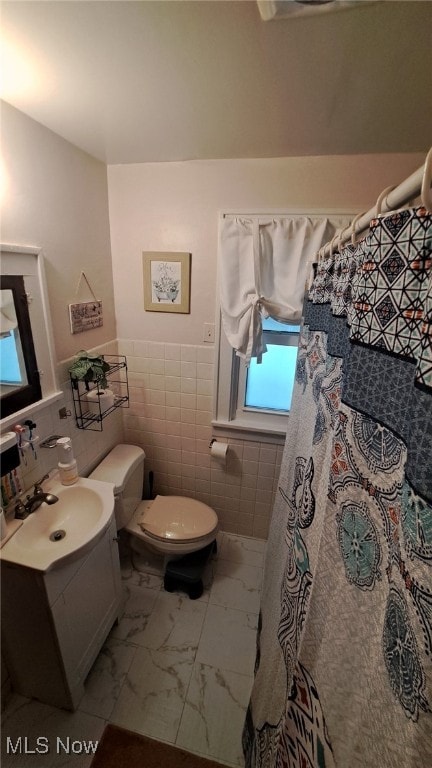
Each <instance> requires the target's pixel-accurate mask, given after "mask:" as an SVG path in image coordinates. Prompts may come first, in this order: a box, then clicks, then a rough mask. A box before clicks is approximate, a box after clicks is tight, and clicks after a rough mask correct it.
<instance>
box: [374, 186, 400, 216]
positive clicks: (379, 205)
mask: <svg viewBox="0 0 432 768" xmlns="http://www.w3.org/2000/svg"><path fill="white" fill-rule="evenodd" d="M393 189H395V187H386V188H385V189H383V191H382V192H381V194H380V195H378V200H377V201H376V205H375V216H380V215H381V211H382V204H383V203H384V202H385V204H386V205H387V200H386V198H387V195H388V194H389V192H391V191H392V190H393Z"/></svg>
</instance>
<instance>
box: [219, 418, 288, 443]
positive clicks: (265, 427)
mask: <svg viewBox="0 0 432 768" xmlns="http://www.w3.org/2000/svg"><path fill="white" fill-rule="evenodd" d="M287 420H288V417H287ZM212 427H213V433H214V435H215V436H216V437H217V436H218V435H220V436H222V435H226V434H227V433H228V435H229V436H230V437H232V436H233V433H235V436H236V437H237V438H239V439H240V440H252V441H254V442H260V443H274V444H277V445H283V444H284V443H285V436H286V425H285V428H282V427H272V426H269V424H268V423H266V422H265V421H264V420H263V421H258V420H256V421H255V422H254V423H253V424H251V422H250V421H248V420H247V419H245V420H242V419H235V421H234V420H232V421H228V420H225V419H213V421H212Z"/></svg>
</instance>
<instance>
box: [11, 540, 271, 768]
mask: <svg viewBox="0 0 432 768" xmlns="http://www.w3.org/2000/svg"><path fill="white" fill-rule="evenodd" d="M264 552H265V542H264V541H263V540H260V539H252V538H247V537H241V536H235V535H233V534H229V533H220V534H219V535H218V555H217V557H216V558H215V559H213V560H212V561H211V562H210V564H209V566H208V568H207V572H206V574H205V578H204V583H205V590H204V593H203V595H202V597H201V598H200V599H199V600H190V599H189V598H188V597H187V596H186V595H185V594H184V593H181V592H178V593H168V592H165V591H164V589H163V578H162V571H161V569H160V567H158V566H157V565H156V567H155V566H154V564H149V562H148V561H147V560H146V559H145V558H143V557H142V556H141V555H137V554H136V553H130V552H129V550H128V551H127V552H126V553H125V554H124V555H123V556H122V578H123V589H124V600H125V602H124V613H123V617H122V619H121V621H120V622H119V624H118V625H116V626H114V627H113V629H112V631H111V633H110V635H109V636H108V638H107V641H106V643H105V645H104V647H103V648H102V650H101V653H100V654H99V656H98V658H97V660H96V662H95V664H94V666H93V668H92V670H91V672H90V674H89V676H88V678H87V681H86V684H85V694H84V696H83V698H82V700H81V702H80V705H79V707H78V709H77V711H76V712H73V713H71V712H66V711H64V710H59V709H55V708H54V707H51V706H48V705H46V704H41V703H40V702H37V701H35V700H29V699H25V698H24V697H22V696H19V695H17V694H14V695H13V696H12V698H11V700H10V701H9V703H8V705H7V707H6V709H5V711H4V713H3V717H2V766H3V768H89V766H90V763H91V760H92V755H91V753H90V754H87V753H86V752H85V746H82V747H81V745H83V744H84V743H85V744H87V748H88V749H89V748H90V749H91V747H89V746H88V745H89V742H91V741H96V740H98V739H100V737H101V735H102V732H103V729H104V727H105V724H106V723H107V722H111V723H115V724H117V725H120V726H122V727H124V728H128V729H129V730H132V731H136V732H138V733H142V734H145V735H147V736H150V737H153V738H156V739H159V740H162V741H167V742H171V743H173V744H176V745H177V746H179V747H182V748H183V749H186V750H188V751H190V752H195V753H198V754H201V755H204V756H206V757H210V758H213V759H215V760H218V761H219V762H221V763H224V764H226V765H228V766H234V767H235V768H238V766H242V765H243V756H242V749H241V733H242V728H243V723H244V717H245V712H246V707H247V704H248V701H249V696H250V692H251V688H252V682H253V667H254V662H255V647H256V629H257V621H258V612H259V600H260V590H261V582H262V573H263V562H264ZM7 736H9V737H10V740H11V741H12V742H13V743H14V744H15V743H16V741H17V739H18V737H19V736H23V737H24V736H27V737H28V745H29V747H33V748H34V746H35V743H36V739H37V738H38V737H44V738H45V741H43V742H40V745H41V746H42V749H43V750H45V747H46V746H47V747H48V749H47V750H45V752H46V753H45V754H43V753H35V754H20V755H18V754H15V755H13V754H7V752H6V749H5V745H6V739H7ZM58 737H59V738H60V739H61V743H60V744H59V743H58V741H57V738H58ZM68 738H69V742H68V741H67V739H68ZM74 741H75V742H76V746H75V749H76V751H75V753H71V751H69V752H68V751H67V750H66V749H64V748H63V745H64V746H65V747H67V746H68V744H69V747H71V745H72V743H73V742H74ZM9 751H10V750H9Z"/></svg>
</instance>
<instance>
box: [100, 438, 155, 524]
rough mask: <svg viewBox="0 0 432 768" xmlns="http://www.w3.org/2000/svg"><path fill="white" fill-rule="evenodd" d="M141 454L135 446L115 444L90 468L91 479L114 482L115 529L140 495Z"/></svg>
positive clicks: (142, 476)
mask: <svg viewBox="0 0 432 768" xmlns="http://www.w3.org/2000/svg"><path fill="white" fill-rule="evenodd" d="M144 459H145V453H144V451H143V449H142V448H139V447H138V446H137V445H124V444H120V445H116V446H115V448H113V449H112V451H110V452H109V453H108V455H107V456H105V458H104V459H103V460H102V461H101V463H100V464H98V466H97V467H96V468H95V469H94V470H93V472H92V473H91V475H90V477H91V478H92V479H93V480H104V481H105V482H108V483H114V485H115V489H114V496H115V507H114V514H115V518H116V524H117V530H120V529H121V528H124V526H125V525H127V523H128V522H129V521H130V519H131V517H132V515H133V513H134V512H135V509H136V508H137V506H138V504H139V503H140V501H141V499H142V495H143V485H144Z"/></svg>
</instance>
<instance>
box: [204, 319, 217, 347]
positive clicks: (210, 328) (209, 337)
mask: <svg viewBox="0 0 432 768" xmlns="http://www.w3.org/2000/svg"><path fill="white" fill-rule="evenodd" d="M214 339H215V327H214V323H204V333H203V341H206V342H207V343H208V344H213V343H214Z"/></svg>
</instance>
